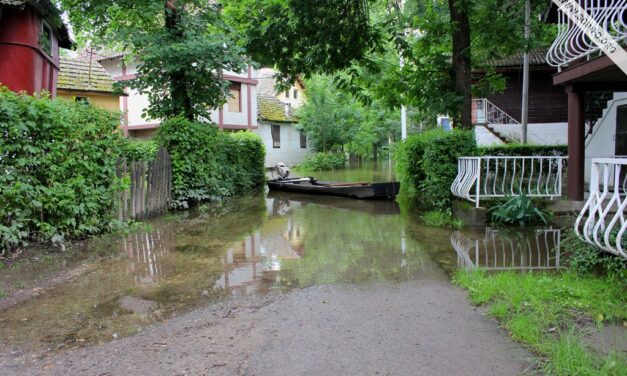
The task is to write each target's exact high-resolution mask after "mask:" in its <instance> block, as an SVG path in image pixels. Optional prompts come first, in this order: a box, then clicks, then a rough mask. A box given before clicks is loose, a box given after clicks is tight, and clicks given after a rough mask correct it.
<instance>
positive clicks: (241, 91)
mask: <svg viewBox="0 0 627 376" xmlns="http://www.w3.org/2000/svg"><path fill="white" fill-rule="evenodd" d="M123 57H124V54H123V53H119V54H112V55H108V56H102V57H100V58H99V59H98V60H99V61H100V64H101V65H102V66H103V67H104V68H105V69H106V70H107V71H108V72H109V74H110V75H111V76H112V77H113V78H114V79H115V80H116V81H125V80H130V79H133V78H135V77H136V76H137V64H134V63H128V64H127V63H125V62H124V60H123ZM224 77H225V78H226V79H228V80H229V81H230V82H231V96H230V97H229V99H228V101H227V103H226V104H224V106H222V107H221V108H219V109H215V110H213V111H211V121H213V122H214V123H215V124H217V125H218V127H219V128H220V129H224V130H255V129H256V128H257V84H258V80H257V71H256V70H255V69H254V68H253V67H252V66H250V65H249V66H248V69H247V71H246V72H243V73H236V72H225V74H224ZM126 93H127V96H124V97H121V98H120V110H121V111H122V113H123V114H124V120H123V124H122V129H123V130H124V134H125V135H128V136H131V137H141V138H148V137H150V136H151V135H152V134H153V133H154V132H155V130H156V129H157V128H159V124H160V123H161V121H160V120H159V119H147V118H145V117H144V116H142V113H143V111H144V109H145V108H146V107H148V97H147V96H146V95H143V94H140V93H138V92H137V91H135V90H133V89H130V88H126Z"/></svg>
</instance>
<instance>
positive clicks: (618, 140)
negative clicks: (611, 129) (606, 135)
mask: <svg viewBox="0 0 627 376" xmlns="http://www.w3.org/2000/svg"><path fill="white" fill-rule="evenodd" d="M614 143H615V148H616V149H615V152H616V153H615V155H617V156H619V155H622V156H627V105H622V106H618V108H617V109H616V133H615V134H614Z"/></svg>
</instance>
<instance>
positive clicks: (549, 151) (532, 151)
mask: <svg viewBox="0 0 627 376" xmlns="http://www.w3.org/2000/svg"><path fill="white" fill-rule="evenodd" d="M479 155H495V156H501V155H502V156H516V155H522V156H526V157H529V156H545V155H546V156H551V155H556V156H566V155H568V146H566V145H521V144H507V145H501V146H489V147H481V148H479Z"/></svg>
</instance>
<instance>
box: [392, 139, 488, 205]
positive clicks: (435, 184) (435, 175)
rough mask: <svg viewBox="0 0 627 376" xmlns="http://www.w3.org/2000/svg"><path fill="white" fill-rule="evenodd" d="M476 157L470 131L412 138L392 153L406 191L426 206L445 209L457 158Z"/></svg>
mask: <svg viewBox="0 0 627 376" xmlns="http://www.w3.org/2000/svg"><path fill="white" fill-rule="evenodd" d="M476 154H477V144H476V141H475V135H474V132H473V131H461V130H453V131H451V132H444V131H442V130H440V129H435V130H431V131H428V132H424V133H421V134H418V135H413V136H410V137H408V138H407V140H406V141H405V142H404V143H403V144H401V145H400V146H399V147H398V148H397V149H396V150H395V153H394V159H395V162H396V168H397V173H398V175H399V176H400V178H401V182H402V183H403V185H404V186H405V187H406V189H409V190H410V191H412V192H414V193H418V194H420V195H423V196H425V198H426V200H425V202H426V203H428V205H427V206H431V207H435V208H438V209H447V208H449V207H450V203H451V184H452V183H453V180H455V176H457V158H459V157H462V156H473V155H476Z"/></svg>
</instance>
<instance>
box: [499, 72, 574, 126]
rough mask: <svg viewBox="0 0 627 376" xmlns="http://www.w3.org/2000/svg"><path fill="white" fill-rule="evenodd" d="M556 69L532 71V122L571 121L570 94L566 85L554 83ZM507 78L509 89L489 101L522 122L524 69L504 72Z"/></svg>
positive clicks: (530, 96) (530, 109) (530, 112)
mask: <svg viewBox="0 0 627 376" xmlns="http://www.w3.org/2000/svg"><path fill="white" fill-rule="evenodd" d="M553 73H554V72H552V71H545V70H541V71H533V70H532V71H531V78H530V82H529V123H565V122H567V121H568V97H567V95H566V93H565V92H564V88H563V87H560V86H553V79H552V75H553ZM502 74H503V75H504V76H505V78H506V80H507V86H506V88H505V91H504V92H503V93H501V94H496V95H492V96H489V97H488V100H489V101H490V102H492V103H494V104H495V105H496V106H498V107H499V108H501V109H502V110H503V111H505V112H506V113H508V114H509V115H510V116H512V117H513V118H514V119H516V120H517V121H520V120H521V119H520V109H521V105H522V75H523V74H522V68H520V69H519V70H511V71H506V72H502Z"/></svg>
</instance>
